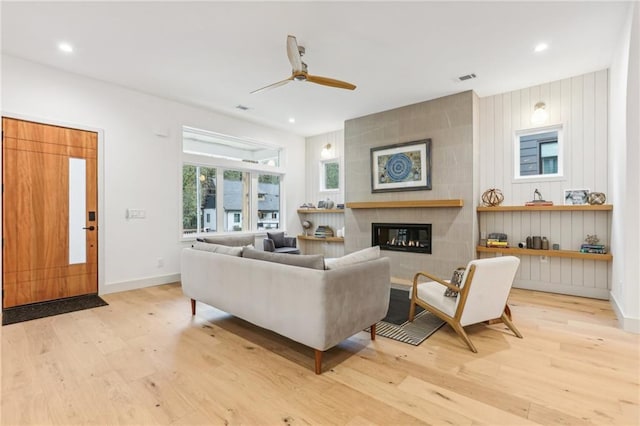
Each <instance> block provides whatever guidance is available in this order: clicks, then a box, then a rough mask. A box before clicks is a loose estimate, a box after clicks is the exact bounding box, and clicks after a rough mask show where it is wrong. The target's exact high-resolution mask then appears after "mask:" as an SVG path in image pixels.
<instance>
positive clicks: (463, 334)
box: [451, 324, 478, 353]
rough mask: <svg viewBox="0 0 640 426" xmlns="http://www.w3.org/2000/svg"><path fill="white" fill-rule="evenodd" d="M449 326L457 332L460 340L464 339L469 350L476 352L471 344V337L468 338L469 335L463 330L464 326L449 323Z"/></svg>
mask: <svg viewBox="0 0 640 426" xmlns="http://www.w3.org/2000/svg"><path fill="white" fill-rule="evenodd" d="M451 328H453V330H454V331H455V332H456V333H458V336H460V337H461V338H462V340H464V342H465V343H466V344H467V346H469V349H471V352H473V353H478V350H477V349H476V347H475V346H474V345H473V343H471V339H469V336H467V333H466V332H465V331H464V328H462V326H461V325H460V324H451Z"/></svg>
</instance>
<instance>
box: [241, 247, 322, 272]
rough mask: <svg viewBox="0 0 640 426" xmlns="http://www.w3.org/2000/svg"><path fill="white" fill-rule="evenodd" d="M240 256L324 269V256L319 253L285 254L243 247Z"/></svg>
mask: <svg viewBox="0 0 640 426" xmlns="http://www.w3.org/2000/svg"><path fill="white" fill-rule="evenodd" d="M242 257H246V258H248V259H257V260H265V261H267V262H276V263H284V264H286V265H291V266H300V267H302V268H311V269H324V257H323V256H322V255H321V254H306V255H305V254H286V253H272V252H268V251H262V250H256V249H252V248H245V249H244V251H243V252H242Z"/></svg>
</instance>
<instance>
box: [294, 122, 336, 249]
mask: <svg viewBox="0 0 640 426" xmlns="http://www.w3.org/2000/svg"><path fill="white" fill-rule="evenodd" d="M326 144H331V147H332V150H333V155H332V157H334V158H336V159H338V161H339V163H340V190H339V191H329V192H323V191H320V164H321V161H322V160H323V158H322V156H321V155H320V153H321V152H322V148H323V147H324V146H325V145H326ZM305 161H306V162H305V164H306V165H307V168H306V173H305V175H306V176H305V177H306V179H305V180H306V191H305V200H306V202H308V203H313V204H314V205H317V204H318V201H320V200H326V199H327V198H329V199H330V200H331V201H333V202H334V203H336V204H337V203H344V189H345V187H344V185H345V179H344V176H345V170H344V130H336V131H334V132H329V133H324V134H321V135H317V136H311V137H308V138H307V139H306V140H305ZM298 216H299V218H300V221H303V220H305V219H306V220H309V221H310V222H311V223H312V224H313V228H312V229H310V230H309V235H313V232H314V231H315V230H316V228H317V227H318V226H320V225H324V226H329V227H331V229H333V232H334V233H336V232H337V231H338V229H340V228H342V227H344V214H339V213H313V214H310V213H300V214H298ZM298 245H299V246H300V248H301V250H302V252H303V253H304V254H322V255H324V256H325V257H341V256H343V255H344V244H341V243H327V242H323V241H309V240H298Z"/></svg>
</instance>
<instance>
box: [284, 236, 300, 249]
mask: <svg viewBox="0 0 640 426" xmlns="http://www.w3.org/2000/svg"><path fill="white" fill-rule="evenodd" d="M296 242H297V240H296V237H284V245H285V246H287V247H297V245H296Z"/></svg>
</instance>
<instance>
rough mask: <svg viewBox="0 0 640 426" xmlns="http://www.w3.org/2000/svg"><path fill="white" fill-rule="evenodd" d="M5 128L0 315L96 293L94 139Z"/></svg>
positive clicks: (6, 121) (18, 125)
mask: <svg viewBox="0 0 640 426" xmlns="http://www.w3.org/2000/svg"><path fill="white" fill-rule="evenodd" d="M2 128H3V134H2V136H3V137H2V159H3V161H2V163H3V164H2V183H3V192H2V196H3V202H2V219H3V220H2V243H3V250H2V262H3V264H2V271H3V272H2V287H3V288H2V290H3V300H2V307H3V308H8V307H12V306H19V305H25V304H28V303H35V302H42V301H46V300H53V299H60V298H65V297H71V296H78V295H82V294H95V293H97V292H98V211H97V208H98V195H97V148H98V135H97V133H95V132H88V131H84V130H76V129H69V128H65V127H58V126H49V125H45V124H39V123H33V122H29V121H22V120H16V119H11V118H3V119H2Z"/></svg>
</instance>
